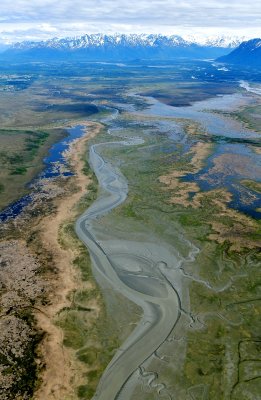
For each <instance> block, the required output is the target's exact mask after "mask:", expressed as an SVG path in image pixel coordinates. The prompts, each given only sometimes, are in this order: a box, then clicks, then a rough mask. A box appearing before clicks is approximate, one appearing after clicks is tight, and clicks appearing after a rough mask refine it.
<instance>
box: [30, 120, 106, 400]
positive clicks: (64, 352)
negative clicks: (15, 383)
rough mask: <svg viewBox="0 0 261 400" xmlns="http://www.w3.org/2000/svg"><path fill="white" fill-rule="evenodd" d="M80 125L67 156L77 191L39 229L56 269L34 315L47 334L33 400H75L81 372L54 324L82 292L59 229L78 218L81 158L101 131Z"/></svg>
mask: <svg viewBox="0 0 261 400" xmlns="http://www.w3.org/2000/svg"><path fill="white" fill-rule="evenodd" d="M81 124H84V125H85V126H86V135H84V136H83V137H82V138H80V139H77V140H75V141H74V143H72V144H71V146H70V149H69V151H68V152H67V155H66V156H67V157H68V159H69V161H70V164H71V165H72V167H73V169H74V172H75V176H74V177H73V178H72V179H73V180H74V185H76V187H77V190H76V191H75V190H73V192H72V191H70V190H69V193H68V195H66V196H64V197H63V198H62V199H57V200H55V203H56V204H55V205H56V213H55V215H50V216H46V217H44V218H43V220H42V221H41V222H40V225H39V231H40V238H41V241H42V246H43V247H44V248H45V249H48V251H49V252H50V253H51V254H52V257H53V263H54V266H55V268H56V269H57V275H56V278H57V279H56V280H55V282H51V285H52V293H51V295H50V297H49V300H50V305H48V306H46V307H44V308H43V309H42V311H41V312H37V313H36V317H37V321H38V326H39V328H40V329H41V330H43V331H44V332H46V335H45V339H44V340H43V342H42V344H41V346H40V349H39V351H40V353H41V355H42V357H43V360H44V364H45V369H44V371H43V374H42V377H41V379H42V384H41V386H40V388H39V390H38V391H37V392H36V394H35V396H34V398H35V399H37V400H46V399H50V400H51V399H57V400H58V399H59V400H60V399H74V398H76V394H75V393H74V385H73V382H75V381H76V380H77V376H76V375H77V373H80V372H81V366H80V363H79V362H78V363H77V362H76V360H75V359H74V355H73V352H72V351H71V350H69V349H68V348H66V347H64V346H63V331H62V329H61V328H59V327H58V326H57V325H56V324H55V317H56V316H57V314H58V313H59V311H61V310H62V309H64V308H65V307H69V306H70V305H71V299H70V294H71V293H72V292H73V291H75V290H76V289H79V288H81V279H80V276H79V273H77V271H76V269H75V268H74V267H73V260H74V259H75V257H77V250H75V252H74V251H73V250H72V249H64V248H63V247H62V246H61V244H60V243H59V229H60V227H61V226H62V225H63V224H64V223H65V222H67V221H73V220H74V219H75V218H76V217H77V211H76V208H75V207H76V205H77V203H78V202H79V201H80V199H81V197H82V196H83V195H84V194H85V193H86V192H87V190H86V187H87V186H88V184H89V183H90V178H88V177H87V176H86V175H84V173H83V171H82V169H83V167H84V161H83V159H82V155H83V152H85V151H86V143H87V141H88V140H89V139H91V138H93V137H94V136H95V135H96V134H97V133H98V132H99V131H100V129H101V127H102V125H100V124H98V123H93V122H86V121H85V122H83V123H81ZM93 306H96V307H97V308H98V307H99V305H98V304H95V305H94V304H93ZM76 364H77V365H76ZM76 368H77V371H76Z"/></svg>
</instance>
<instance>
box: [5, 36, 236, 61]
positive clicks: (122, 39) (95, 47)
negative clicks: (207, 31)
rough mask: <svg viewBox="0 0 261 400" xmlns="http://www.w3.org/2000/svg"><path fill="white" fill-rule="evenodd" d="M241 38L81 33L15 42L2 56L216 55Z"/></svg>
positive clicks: (96, 58)
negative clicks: (38, 40)
mask: <svg viewBox="0 0 261 400" xmlns="http://www.w3.org/2000/svg"><path fill="white" fill-rule="evenodd" d="M241 41H242V39H241V38H235V37H225V36H220V37H204V38H202V37H199V36H193V35H187V36H184V37H181V36H178V35H171V36H165V35H160V34H127V35H126V34H114V35H105V34H86V35H84V36H81V37H69V38H64V39H60V38H54V39H50V40H47V41H41V42H21V43H16V44H14V45H13V46H12V47H11V48H10V49H9V50H8V51H7V52H5V55H4V56H3V57H6V58H9V59H10V58H15V59H18V58H19V59H23V60H25V59H28V60H32V59H33V60H43V61H50V60H61V59H63V60H68V59H73V60H88V61H101V60H102V61H112V60H113V61H115V60H125V61H126V60H135V59H165V60H166V59H176V58H180V57H183V58H184V57H185V58H217V57H219V56H222V55H225V54H228V53H229V51H230V50H231V48H235V47H236V46H237V45H238V44H239V43H241ZM1 58H2V56H1Z"/></svg>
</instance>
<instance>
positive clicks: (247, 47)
mask: <svg viewBox="0 0 261 400" xmlns="http://www.w3.org/2000/svg"><path fill="white" fill-rule="evenodd" d="M217 61H221V62H225V63H229V64H239V65H245V66H249V67H261V39H259V38H257V39H251V40H248V41H246V42H243V43H241V44H240V46H239V47H237V48H236V49H235V50H233V51H232V52H231V53H229V54H228V55H225V56H223V57H219V58H218V59H217Z"/></svg>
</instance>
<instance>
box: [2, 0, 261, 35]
mask: <svg viewBox="0 0 261 400" xmlns="http://www.w3.org/2000/svg"><path fill="white" fill-rule="evenodd" d="M0 16H1V17H0V34H1V32H2V34H1V36H2V39H5V40H21V38H23V37H29V36H30V37H31V38H32V39H41V38H46V37H52V36H53V35H54V34H55V35H56V36H70V35H78V34H82V33H87V32H107V33H112V32H115V31H121V32H131V31H134V32H137V31H139V32H142V31H143V32H162V33H179V32H182V30H191V31H193V32H194V31H195V30H201V31H202V32H204V31H206V30H213V29H214V30H216V31H220V30H221V31H224V30H229V31H232V30H234V31H240V30H241V31H242V34H243V33H245V32H247V31H249V35H250V32H256V35H254V36H258V35H259V34H260V26H261V7H260V5H259V2H258V1H257V0H248V1H247V2H245V1H242V0H230V1H229V2H227V0H219V1H217V0H212V1H210V0H197V1H195V0H184V1H180V0H132V1H129V0H96V1H94V0H34V1H33V2H31V1H30V0H13V1H12V2H10V0H1V3H0ZM247 26H249V27H250V26H251V30H250V28H249V29H247ZM243 31H244V32H243ZM12 32H13V34H12Z"/></svg>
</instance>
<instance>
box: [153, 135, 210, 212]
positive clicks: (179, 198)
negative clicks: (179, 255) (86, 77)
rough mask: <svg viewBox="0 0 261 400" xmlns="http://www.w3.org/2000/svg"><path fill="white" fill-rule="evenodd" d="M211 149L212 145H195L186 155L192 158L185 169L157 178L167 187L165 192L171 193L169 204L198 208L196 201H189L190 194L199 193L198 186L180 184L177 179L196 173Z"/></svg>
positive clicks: (191, 183) (190, 183)
mask: <svg viewBox="0 0 261 400" xmlns="http://www.w3.org/2000/svg"><path fill="white" fill-rule="evenodd" d="M211 147H212V145H211V144H210V143H203V142H198V143H196V144H195V145H194V146H193V147H192V148H191V150H190V152H189V153H188V155H192V158H191V160H190V162H189V163H188V164H187V165H186V168H184V169H182V170H173V171H171V172H170V173H169V174H168V175H163V176H160V177H159V181H160V182H161V183H164V184H165V185H166V186H167V190H171V191H172V195H171V198H170V200H169V202H170V203H172V204H180V205H183V206H184V207H188V206H194V207H195V206H199V203H198V202H197V201H196V200H194V201H192V202H191V201H190V200H189V194H190V193H191V192H193V193H197V192H199V190H200V189H199V186H198V185H197V184H196V183H195V182H182V181H181V180H180V179H179V178H181V177H183V176H185V175H186V174H188V173H196V172H198V171H199V170H200V169H201V168H202V166H203V163H204V160H205V159H206V157H207V156H208V154H209V153H210V151H211Z"/></svg>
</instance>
